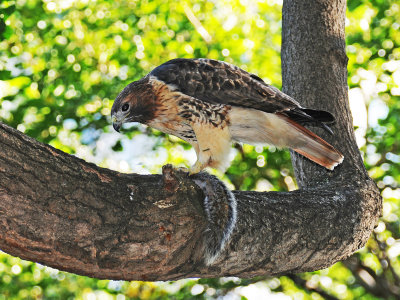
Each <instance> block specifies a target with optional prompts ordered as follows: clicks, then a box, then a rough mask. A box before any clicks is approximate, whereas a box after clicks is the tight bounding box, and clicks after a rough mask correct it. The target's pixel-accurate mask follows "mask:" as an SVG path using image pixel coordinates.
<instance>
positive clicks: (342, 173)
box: [0, 0, 381, 280]
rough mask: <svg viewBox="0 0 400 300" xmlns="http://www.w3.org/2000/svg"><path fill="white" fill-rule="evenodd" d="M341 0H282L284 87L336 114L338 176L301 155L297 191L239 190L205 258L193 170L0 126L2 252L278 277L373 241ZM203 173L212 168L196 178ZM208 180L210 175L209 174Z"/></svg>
mask: <svg viewBox="0 0 400 300" xmlns="http://www.w3.org/2000/svg"><path fill="white" fill-rule="evenodd" d="M345 9H346V3H345V1H343V0H334V1H332V0H318V1H312V2H309V1H302V0H286V1H284V7H283V45H282V62H283V84H284V90H285V91H286V92H287V93H288V94H290V95H292V96H294V97H295V98H296V99H298V100H299V101H300V102H301V103H303V104H304V105H305V106H310V107H314V108H321V109H326V110H328V111H331V112H332V113H334V115H335V116H336V117H337V120H338V121H337V123H336V125H335V126H334V128H333V129H334V131H335V136H327V135H326V134H325V133H323V132H318V133H319V134H320V135H321V136H323V137H324V138H326V139H327V140H328V141H329V142H331V143H332V144H333V145H334V146H336V147H337V148H338V149H340V150H341V151H342V152H343V154H344V155H345V160H344V162H343V164H342V165H340V166H339V167H337V168H336V169H335V170H334V171H333V172H330V171H327V170H325V169H323V168H320V167H318V166H316V165H314V164H313V163H311V162H309V161H307V160H305V159H303V158H301V157H299V156H296V155H294V156H293V163H294V168H295V171H296V174H297V180H298V183H299V186H300V189H299V190H297V191H293V192H279V193H278V192H269V193H258V192H243V191H234V195H235V196H236V199H237V210H238V221H237V224H236V227H235V229H234V231H233V235H232V238H231V241H230V243H229V244H228V245H227V247H226V249H225V250H224V251H223V253H222V255H221V256H220V258H218V259H217V260H216V262H215V263H214V264H213V265H212V266H211V267H207V266H205V264H204V261H203V256H204V231H205V228H206V226H207V220H206V218H205V213H204V209H203V200H204V194H203V192H202V190H201V189H200V188H199V187H198V185H197V184H195V183H194V182H193V180H192V179H191V178H188V177H185V176H183V175H182V174H179V173H174V172H172V170H171V169H170V168H165V169H164V176H160V175H151V176H139V175H135V174H121V173H117V172H114V171H111V170H108V169H102V168H99V167H97V166H95V165H93V164H90V163H87V162H85V161H83V160H80V159H78V158H76V157H74V156H71V155H67V154H65V153H63V152H61V151H59V150H56V149H54V148H52V147H51V146H48V145H45V144H41V143H39V142H37V141H35V140H33V139H31V138H29V137H27V136H25V135H23V134H21V133H20V132H18V131H16V130H14V129H12V128H10V127H8V126H6V125H3V124H0V145H1V146H0V215H1V218H0V248H1V249H2V250H3V251H5V252H7V253H10V254H12V255H15V256H19V257H21V258H23V259H27V260H32V261H36V262H40V263H42V264H45V265H48V266H52V267H55V268H58V269H60V270H66V271H70V272H73V273H76V274H82V275H88V276H92V277H97V278H109V279H124V280H169V279H179V278H185V277H218V276H228V275H229V276H240V277H249V276H257V275H279V274H285V273H295V272H304V271H311V270H316V269H321V268H324V267H327V266H329V265H331V264H333V263H335V262H337V261H339V260H342V259H344V258H346V257H348V256H349V255H351V254H352V253H353V252H354V251H356V250H357V249H359V248H360V247H362V246H363V245H364V244H365V242H366V241H367V239H368V237H369V235H370V233H371V231H372V229H373V228H374V225H375V224H376V222H377V219H378V217H379V214H380V210H381V198H380V195H379V192H378V190H377V188H376V186H375V184H374V182H373V181H372V180H371V179H370V178H369V177H368V175H367V173H366V171H365V169H364V167H363V163H362V159H361V157H360V153H359V151H358V149H357V145H356V143H355V139H354V134H353V127H352V120H351V116H350V113H349V108H348V101H347V83H346V80H347V72H346V62H347V59H346V55H345V42H344V19H345ZM201 178H202V180H205V179H204V178H207V176H205V175H204V176H203V177H201ZM213 180H214V179H213V178H211V177H210V178H208V179H206V181H209V182H211V181H213Z"/></svg>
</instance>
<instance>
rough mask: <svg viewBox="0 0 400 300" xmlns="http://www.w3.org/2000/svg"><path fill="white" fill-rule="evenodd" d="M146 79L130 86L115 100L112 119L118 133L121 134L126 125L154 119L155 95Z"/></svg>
mask: <svg viewBox="0 0 400 300" xmlns="http://www.w3.org/2000/svg"><path fill="white" fill-rule="evenodd" d="M144 79H145V78H144ZM144 79H141V80H139V81H134V82H132V83H130V84H128V85H127V86H126V87H125V88H124V89H123V90H122V92H121V93H119V95H118V96H117V98H116V99H115V101H114V104H113V106H112V108H111V119H112V122H113V127H114V129H115V130H116V131H118V132H119V130H120V128H121V126H122V124H124V123H129V122H140V123H146V122H147V121H149V120H151V119H152V118H153V112H154V109H153V108H154V107H153V105H154V94H153V92H152V88H151V85H150V84H148V80H144Z"/></svg>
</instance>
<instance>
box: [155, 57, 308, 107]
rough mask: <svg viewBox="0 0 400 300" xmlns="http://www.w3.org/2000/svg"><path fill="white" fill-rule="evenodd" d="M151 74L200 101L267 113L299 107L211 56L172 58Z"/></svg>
mask: <svg viewBox="0 0 400 300" xmlns="http://www.w3.org/2000/svg"><path fill="white" fill-rule="evenodd" d="M150 75H153V76H155V77H157V78H158V79H159V80H161V81H164V82H165V83H166V84H171V85H173V86H174V87H175V88H176V89H177V90H179V91H180V92H182V93H184V94H187V95H189V96H192V97H196V98H197V99H200V100H202V101H206V102H211V103H222V104H229V105H232V106H241V107H249V108H255V109H258V110H262V111H265V112H269V113H275V112H281V111H286V110H291V109H294V108H299V107H300V105H299V103H298V102H297V101H295V100H294V99H293V98H291V97H289V96H288V95H286V94H284V93H283V92H281V91H280V90H278V89H277V88H275V87H273V86H271V85H268V84H266V83H265V82H264V81H263V80H262V79H261V78H259V77H258V76H256V75H254V74H250V73H248V72H246V71H244V70H242V69H240V68H238V67H236V66H234V65H231V64H228V63H225V62H222V61H217V60H212V59H204V58H200V59H183V58H178V59H173V60H170V61H168V62H166V63H164V64H162V65H160V66H158V67H157V68H155V69H154V70H153V71H152V72H151V73H150Z"/></svg>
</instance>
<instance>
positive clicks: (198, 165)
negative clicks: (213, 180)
mask: <svg viewBox="0 0 400 300" xmlns="http://www.w3.org/2000/svg"><path fill="white" fill-rule="evenodd" d="M205 167H206V165H205V164H203V163H201V162H200V161H196V163H195V164H194V165H193V166H192V167H191V168H190V169H189V175H194V174H197V173H200V172H201V171H202V170H203V169H204V168H205Z"/></svg>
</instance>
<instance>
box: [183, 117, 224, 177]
mask: <svg viewBox="0 0 400 300" xmlns="http://www.w3.org/2000/svg"><path fill="white" fill-rule="evenodd" d="M191 126H192V128H193V131H194V133H195V134H196V140H197V143H193V144H192V145H193V147H194V148H195V151H196V154H197V161H196V163H195V164H194V165H193V166H192V167H191V168H190V170H189V174H190V175H193V174H196V173H199V172H200V171H201V170H203V169H204V168H206V167H212V168H216V169H220V170H221V171H225V169H226V168H227V167H228V165H229V152H230V150H231V136H230V132H229V129H228V127H227V126H222V125H220V126H214V125H212V124H210V123H200V122H193V123H192V124H191Z"/></svg>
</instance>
